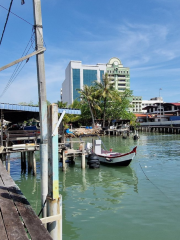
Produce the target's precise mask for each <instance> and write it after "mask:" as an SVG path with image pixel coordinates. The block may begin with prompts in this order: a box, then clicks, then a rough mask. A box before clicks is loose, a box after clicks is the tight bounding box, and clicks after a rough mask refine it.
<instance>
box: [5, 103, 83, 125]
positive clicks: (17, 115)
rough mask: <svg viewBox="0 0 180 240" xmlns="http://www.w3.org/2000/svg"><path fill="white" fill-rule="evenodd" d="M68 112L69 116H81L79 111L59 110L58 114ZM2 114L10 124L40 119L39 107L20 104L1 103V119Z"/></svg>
mask: <svg viewBox="0 0 180 240" xmlns="http://www.w3.org/2000/svg"><path fill="white" fill-rule="evenodd" d="M63 111H66V113H68V114H77V115H80V114H81V110H79V109H70V108H63V109H62V108H59V109H58V113H62V112H63ZM1 113H3V115H4V119H5V120H6V121H10V122H16V123H17V122H23V121H27V120H29V119H31V118H36V119H39V107H33V106H24V105H18V104H9V103H0V117H1Z"/></svg>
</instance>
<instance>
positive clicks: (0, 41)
mask: <svg viewBox="0 0 180 240" xmlns="http://www.w3.org/2000/svg"><path fill="white" fill-rule="evenodd" d="M12 3H13V0H11V3H10V6H9V10H8V14H7V17H6V22H5V25H4V29H3V32H2V36H1V40H0V45H1V43H2V40H3V36H4V32H5V30H6V25H7V22H8V19H9V13H10V11H11V6H12Z"/></svg>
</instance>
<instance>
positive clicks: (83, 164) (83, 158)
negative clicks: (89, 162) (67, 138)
mask: <svg viewBox="0 0 180 240" xmlns="http://www.w3.org/2000/svg"><path fill="white" fill-rule="evenodd" d="M84 148H85V143H84V142H83V144H82V160H81V168H82V169H85V167H86V162H85V151H84Z"/></svg>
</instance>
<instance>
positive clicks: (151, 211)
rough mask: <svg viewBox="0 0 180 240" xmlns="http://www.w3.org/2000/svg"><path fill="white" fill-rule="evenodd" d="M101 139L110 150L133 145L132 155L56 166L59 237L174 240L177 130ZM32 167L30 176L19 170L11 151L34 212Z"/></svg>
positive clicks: (178, 227) (178, 232)
mask: <svg viewBox="0 0 180 240" xmlns="http://www.w3.org/2000/svg"><path fill="white" fill-rule="evenodd" d="M102 139H103V142H104V143H105V145H106V146H107V148H113V150H114V151H121V152H125V151H129V150H131V149H132V148H133V147H134V146H136V145H137V146H138V148H137V155H136V156H135V158H134V160H133V161H132V163H131V164H130V166H128V167H123V168H122V167H106V166H102V165H101V166H100V169H88V168H86V170H85V171H82V170H81V162H80V159H76V164H75V166H74V167H68V168H67V171H66V172H62V169H61V168H60V171H59V175H60V193H61V194H62V196H63V240H69V239H78V240H84V239H86V240H109V239H111V240H116V239H121V240H179V239H180V135H167V134H151V133H147V134H144V133H142V134H141V133H140V139H139V140H138V141H136V142H135V141H134V140H133V139H132V138H130V139H122V138H121V137H119V136H118V137H116V136H112V137H103V138H102ZM86 140H91V139H90V138H88V139H86ZM37 157H38V153H37ZM37 170H38V174H37V177H35V178H34V177H32V176H28V175H25V176H21V174H20V159H19V156H17V155H14V156H12V159H11V176H12V177H13V179H14V180H15V182H16V183H17V185H18V186H19V187H20V189H21V190H22V192H23V193H24V195H25V196H26V197H27V198H28V200H29V201H30V203H31V205H32V207H33V209H34V210H35V211H36V212H37V213H38V212H39V210H40V174H39V161H37Z"/></svg>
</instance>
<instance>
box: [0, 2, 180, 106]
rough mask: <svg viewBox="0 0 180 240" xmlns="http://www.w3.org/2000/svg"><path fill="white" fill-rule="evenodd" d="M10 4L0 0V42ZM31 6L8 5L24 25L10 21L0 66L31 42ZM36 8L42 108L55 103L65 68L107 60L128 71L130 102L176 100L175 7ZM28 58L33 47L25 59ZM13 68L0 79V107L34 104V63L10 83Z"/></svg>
mask: <svg viewBox="0 0 180 240" xmlns="http://www.w3.org/2000/svg"><path fill="white" fill-rule="evenodd" d="M10 2H11V0H0V37H1V35H2V32H3V29H4V24H5V21H6V16H7V10H5V9H4V8H3V7H5V8H7V9H8V8H9V5H10ZM32 2H33V1H32V0H25V4H24V5H21V0H14V1H13V4H12V8H11V11H12V12H13V13H15V14H16V15H18V16H19V17H21V18H22V19H24V20H26V21H27V22H28V23H27V22H26V21H23V20H22V19H20V18H18V17H17V16H15V15H13V14H10V16H9V20H8V23H7V26H6V30H5V33H4V37H3V40H2V43H1V45H0V67H2V66H4V65H6V64H8V63H10V62H12V61H14V60H16V59H18V58H20V57H21V56H22V54H23V52H24V50H25V48H26V46H27V44H28V42H29V40H30V38H31V34H32V25H33V24H34V17H33V4H32ZM2 6H3V7H2ZM41 6H42V20H43V37H44V42H45V46H46V51H45V54H44V56H45V74H46V91H47V99H48V101H50V102H51V103H53V102H57V101H60V89H61V85H62V82H63V81H64V79H65V69H66V67H67V65H68V63H69V61H71V60H78V61H82V64H93V65H94V64H97V63H108V61H109V59H110V58H112V57H118V58H119V59H120V60H121V62H122V64H123V66H124V67H129V68H130V88H131V90H133V95H134V96H142V99H143V100H149V99H150V98H153V97H158V96H161V97H163V100H164V101H165V102H178V101H180V27H179V22H180V20H179V16H180V1H178V0H143V1H142V0H134V1H133V0H126V1H122V0H111V1H107V0H41ZM33 51H34V44H32V47H31V48H30V49H29V53H31V52H33ZM22 66H23V64H22ZM15 67H16V66H13V67H10V68H8V69H6V70H4V71H2V72H0V96H1V97H0V102H1V103H11V104H12V103H16V104H17V103H20V102H27V103H29V102H33V103H38V85H37V72H36V57H35V56H34V57H32V58H30V59H29V61H28V62H27V63H26V64H25V66H24V67H23V68H22V70H21V71H20V73H19V74H18V75H17V77H16V78H15V79H13V78H12V74H13V72H14V70H15ZM9 81H10V82H12V83H11V84H10V85H8V88H7V90H6V91H5V93H4V89H5V87H6V86H7V84H8V82H9ZM160 89H162V90H160ZM2 93H4V94H3V95H2Z"/></svg>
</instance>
